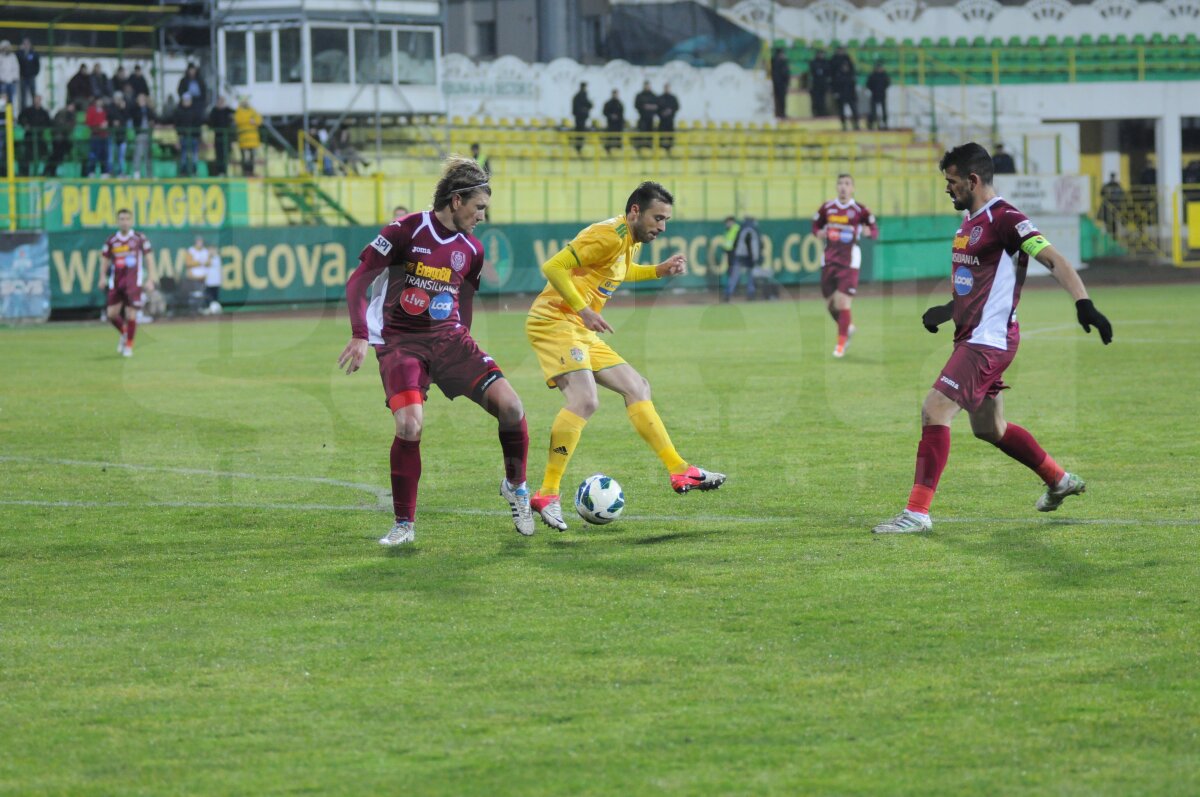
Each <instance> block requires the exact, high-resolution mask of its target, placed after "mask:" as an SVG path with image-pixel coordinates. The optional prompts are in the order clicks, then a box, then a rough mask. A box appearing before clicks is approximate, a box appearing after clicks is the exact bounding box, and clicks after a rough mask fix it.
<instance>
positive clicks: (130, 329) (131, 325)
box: [125, 318, 137, 347]
mask: <svg viewBox="0 0 1200 797" xmlns="http://www.w3.org/2000/svg"><path fill="white" fill-rule="evenodd" d="M136 332H137V319H136V318H129V319H126V320H125V345H126V346H129V347H132V346H133V336H134V333H136Z"/></svg>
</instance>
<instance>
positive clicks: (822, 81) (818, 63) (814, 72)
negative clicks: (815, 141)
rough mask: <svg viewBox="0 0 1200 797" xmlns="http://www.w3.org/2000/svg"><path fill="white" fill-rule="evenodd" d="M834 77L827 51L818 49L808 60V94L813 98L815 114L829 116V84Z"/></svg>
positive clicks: (813, 111)
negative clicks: (826, 55) (826, 54)
mask: <svg viewBox="0 0 1200 797" xmlns="http://www.w3.org/2000/svg"><path fill="white" fill-rule="evenodd" d="M832 79H833V67H832V66H830V63H829V59H828V58H826V57H825V51H824V50H820V49H818V50H817V52H816V54H815V55H814V56H813V57H812V60H810V61H809V62H808V94H809V97H810V99H811V100H812V115H813V116H828V115H829V105H828V103H827V102H826V100H827V98H828V97H829V84H830V82H831V81H832Z"/></svg>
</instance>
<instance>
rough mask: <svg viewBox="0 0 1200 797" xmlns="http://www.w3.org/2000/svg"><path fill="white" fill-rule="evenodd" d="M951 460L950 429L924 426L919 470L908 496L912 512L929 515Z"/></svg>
mask: <svg viewBox="0 0 1200 797" xmlns="http://www.w3.org/2000/svg"><path fill="white" fill-rule="evenodd" d="M949 459H950V427H949V426H932V425H930V426H922V427H921V442H920V443H919V444H918V445H917V469H916V473H915V474H914V475H913V488H912V492H911V493H909V496H908V506H907V509H908V511H910V512H919V513H920V514H922V515H928V514H929V506H930V504H932V503H933V494H934V492H936V491H937V485H938V479H940V478H942V471H944V470H945V469H946V462H947V460H949Z"/></svg>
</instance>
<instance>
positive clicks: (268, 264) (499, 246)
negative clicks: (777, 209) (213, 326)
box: [48, 216, 958, 310]
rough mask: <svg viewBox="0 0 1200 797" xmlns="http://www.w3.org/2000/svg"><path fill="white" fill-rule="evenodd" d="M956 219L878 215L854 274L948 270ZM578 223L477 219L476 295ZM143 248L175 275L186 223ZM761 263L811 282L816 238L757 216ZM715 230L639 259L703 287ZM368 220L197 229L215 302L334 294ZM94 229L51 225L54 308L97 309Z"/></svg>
mask: <svg viewBox="0 0 1200 797" xmlns="http://www.w3.org/2000/svg"><path fill="white" fill-rule="evenodd" d="M957 224H958V217H957V216H919V217H913V218H903V219H885V220H883V221H882V223H881V240H880V241H878V242H875V241H864V242H863V246H862V248H863V278H864V279H865V280H868V281H869V280H898V279H914V278H918V277H934V276H938V275H942V274H946V273H948V270H949V265H948V264H949V260H948V254H947V253H948V252H949V246H950V237H951V236H952V235H953V232H954V229H955V227H956V225H957ZM580 228H581V225H579V224H507V225H486V226H484V227H481V228H480V229H479V230H477V234H478V235H479V237H480V239H481V240H482V241H483V245H484V253H485V261H486V266H485V269H484V274H483V291H484V292H485V293H533V292H536V291H540V290H541V289H542V287H543V286H544V285H545V280H544V278H543V277H542V275H541V272H540V270H539V265H540V264H541V263H542V262H544V261H546V260H548V259H549V258H550V257H552V256H553V255H554V254H555V253H557V252H558V250H559V249H560V248H561V247H562V246H563V245H565V244H566V243H567V242H568V241H570V240H571V239H572V238H573V237H574V236H575V235H576V233H578V232H579V230H580ZM143 229H144V231H145V232H146V234H147V235H148V236H149V238H150V242H151V244H152V246H153V251H152V252H151V253H150V255H149V257H148V263H147V268H148V272H149V274H150V276H151V277H153V278H154V279H155V280H159V279H161V278H162V277H164V276H166V277H172V278H175V279H179V278H180V277H181V276H182V275H183V272H184V263H185V256H186V250H187V248H188V247H189V246H191V244H192V242H193V240H194V238H195V235H196V233H197V232H199V231H200V230H196V229H182V230H181V229H162V230H154V229H145V228H143ZM759 229H760V231H761V232H762V234H763V254H764V260H765V262H766V263H768V264H769V265H770V267H771V269H772V270H773V271H774V272H775V274H776V276H777V278H778V279H779V281H780V282H782V283H784V284H793V285H794V284H800V283H806V282H816V281H817V280H818V271H819V269H820V266H821V244H820V242H819V241H817V239H816V238H814V237H813V236H812V234H811V230H810V223H809V221H808V220H807V219H804V220H777V219H768V220H763V221H760V222H759ZM723 231H724V227H723V225H722V223H721V222H719V221H712V222H696V221H685V222H674V223H672V224H671V225H670V226H669V227H668V229H667V232H666V233H665V234H664V235H662V236H660V237H659V238H658V239H657V240H655V241H654V242H652V243H651V244H649V245H648V246H646V247H645V248H644V249H643V253H642V255H641V257H640V259H641V260H642V261H643V262H647V263H650V262H661V261H662V260H665V259H666V258H667V257H668V256H669V255H671V254H673V253H675V252H684V253H686V254H687V257H688V261H689V264H690V268H689V273H688V274H687V275H686V276H683V277H679V278H676V279H674V280H672V281H671V285H672V287H681V288H690V289H700V288H712V287H715V286H717V285H718V284H719V283H720V280H721V277H722V275H723V274H724V273H725V254H724V250H723V249H722V248H721V240H722V233H723ZM377 232H378V230H377V228H375V227H291V228H264V227H255V228H223V229H217V230H211V231H209V232H205V233H203V234H204V235H205V237H206V239H207V241H208V243H209V244H212V245H216V246H217V247H218V248H219V250H220V254H221V261H222V265H223V285H222V289H221V301H222V303H223V304H226V305H233V306H237V305H246V304H253V305H257V304H271V303H295V302H321V301H328V300H336V299H339V298H340V297H342V296H343V293H344V290H345V283H346V279H347V278H348V276H349V274H350V272H351V271H352V270H353V269H354V267H355V266H356V265H357V262H358V254H359V252H360V251H361V250H362V247H363V246H364V245H365V244H367V243H369V242H370V241H371V240H372V239H373V238H374V237H375V235H376V234H377ZM107 234H108V233H107V232H106V231H103V230H67V231H58V232H51V233H49V235H48V238H49V245H50V281H51V290H52V296H53V300H52V301H53V308H54V309H55V310H70V309H83V308H94V307H99V306H101V305H102V304H103V302H104V290H103V289H104V284H105V281H106V277H105V274H104V273H103V269H102V268H101V265H100V247H101V246H102V245H103V243H104V238H105V236H106V235H107ZM656 287H657V284H656V283H638V284H630V286H629V288H631V289H635V290H653V289H656Z"/></svg>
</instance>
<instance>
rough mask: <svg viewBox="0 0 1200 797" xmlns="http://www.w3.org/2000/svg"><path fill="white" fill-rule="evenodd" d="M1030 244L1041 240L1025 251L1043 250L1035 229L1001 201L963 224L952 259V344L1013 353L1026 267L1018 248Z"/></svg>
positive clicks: (972, 215)
mask: <svg viewBox="0 0 1200 797" xmlns="http://www.w3.org/2000/svg"><path fill="white" fill-rule="evenodd" d="M1034 238H1038V239H1040V240H1039V241H1038V242H1033V243H1032V244H1030V245H1029V246H1027V247H1026V248H1030V249H1032V250H1040V248H1041V247H1044V246H1045V245H1046V243H1045V239H1044V238H1041V233H1039V232H1038V229H1037V227H1036V226H1035V225H1034V223H1033V222H1032V221H1030V220H1029V218H1028V217H1026V215H1025V214H1024V213H1022V212H1021V211H1019V210H1017V209H1016V208H1015V207H1013V206H1012V205H1010V204H1009V203H1008V202H1007V201H1005V200H1004V199H1002V198H1000V197H996V198H994V199H992V200H991V201H990V202H988V203H987V204H986V205H984V206H983V207H982V208H980V209H979V210H977V211H975V212H974V213H972V214H971V215H970V216H967V217H966V218H965V219H964V220H963V222H962V226H960V227H959V228H958V232H956V233H955V234H954V253H953V255H952V256H951V257H952V265H951V269H952V275H951V282H952V284H953V287H954V342H955V343H963V342H965V343H973V344H976V345H979V346H990V347H992V348H994V349H1009V348H1015V347H1016V345H1017V342H1018V341H1019V340H1020V330H1019V328H1018V326H1017V302H1018V301H1020V298H1021V286H1022V285H1023V284H1024V283H1025V271H1026V269H1027V268H1028V266H1029V255H1027V254H1026V253H1025V252H1024V251H1022V245H1024V244H1025V243H1026V242H1027V241H1032V239H1034ZM1039 244H1040V246H1039ZM1035 253H1036V252H1035Z"/></svg>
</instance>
